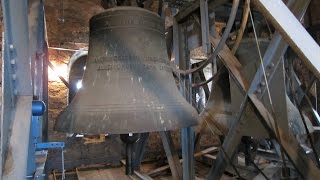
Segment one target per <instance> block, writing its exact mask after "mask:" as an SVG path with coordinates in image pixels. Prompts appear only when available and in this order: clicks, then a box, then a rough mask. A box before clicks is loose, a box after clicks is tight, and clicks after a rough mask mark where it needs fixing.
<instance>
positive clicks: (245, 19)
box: [231, 0, 250, 54]
mask: <svg viewBox="0 0 320 180" xmlns="http://www.w3.org/2000/svg"><path fill="white" fill-rule="evenodd" d="M243 6H244V9H243V15H242V21H241V26H240V29H239V31H238V35H237V39H236V41H235V43H234V45H233V47H232V50H231V52H232V54H235V53H236V51H237V49H238V48H239V45H240V42H241V40H242V37H243V34H244V30H245V28H246V26H247V22H248V17H249V12H250V11H249V10H250V0H245V3H244V5H243Z"/></svg>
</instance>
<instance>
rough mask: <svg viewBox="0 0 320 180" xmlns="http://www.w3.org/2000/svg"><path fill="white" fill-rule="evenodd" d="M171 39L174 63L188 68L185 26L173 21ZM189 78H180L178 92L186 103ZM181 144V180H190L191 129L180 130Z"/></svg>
mask: <svg viewBox="0 0 320 180" xmlns="http://www.w3.org/2000/svg"><path fill="white" fill-rule="evenodd" d="M173 37H174V54H175V62H176V64H178V65H179V68H180V69H181V70H186V69H189V68H190V57H189V51H188V44H187V37H186V25H185V24H178V22H177V21H176V20H174V24H173ZM191 87H192V86H191V78H190V76H189V75H181V76H180V92H181V93H182V94H183V95H184V96H185V98H186V99H187V101H189V102H191V101H192V98H191V97H192V92H191ZM181 142H182V159H183V162H182V166H183V168H182V169H183V179H188V180H192V179H194V178H195V175H194V157H193V154H194V131H193V128H192V127H187V128H183V129H182V130H181Z"/></svg>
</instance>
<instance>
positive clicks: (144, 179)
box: [120, 160, 153, 180]
mask: <svg viewBox="0 0 320 180" xmlns="http://www.w3.org/2000/svg"><path fill="white" fill-rule="evenodd" d="M120 162H121V163H122V164H123V165H126V161H125V160H121V161H120ZM133 173H134V174H135V175H136V176H137V177H138V178H139V179H141V180H153V178H151V177H150V176H149V175H148V174H145V173H142V172H139V171H137V170H134V171H133ZM130 178H132V179H136V178H135V177H134V176H130Z"/></svg>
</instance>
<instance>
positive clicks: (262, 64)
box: [250, 9, 288, 174]
mask: <svg viewBox="0 0 320 180" xmlns="http://www.w3.org/2000/svg"><path fill="white" fill-rule="evenodd" d="M250 19H251V23H252V27H253V33H254V37H255V40H256V44H257V48H258V53H259V59H260V64H261V68H262V72H263V77H264V80H265V84H266V88H267V93H268V98H269V101H270V107H271V110H272V111H271V112H272V116H273V117H276V116H275V111H274V107H273V103H272V99H271V93H270V88H269V84H268V80H267V75H266V71H265V68H264V63H263V59H262V55H261V51H260V46H259V41H258V36H257V32H256V28H255V24H254V21H253V17H252V12H251V9H250ZM269 121H270V120H269ZM274 125H275V127H273V128H274V130H275V132H276V133H275V135H276V138H277V139H278V142H279V144H280V145H281V144H282V143H281V138H280V132H279V126H278V122H277V121H276V120H275V119H274ZM280 154H281V158H282V160H283V166H284V168H285V173H286V174H288V173H287V165H286V162H285V155H284V153H283V147H282V145H281V146H280Z"/></svg>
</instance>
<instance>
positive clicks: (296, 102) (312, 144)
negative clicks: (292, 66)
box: [286, 73, 320, 167]
mask: <svg viewBox="0 0 320 180" xmlns="http://www.w3.org/2000/svg"><path fill="white" fill-rule="evenodd" d="M286 76H287V78H288V79H291V78H290V77H289V76H288V74H287V73H286ZM289 85H290V89H291V93H292V97H293V100H294V103H295V105H296V106H298V108H297V109H298V111H299V114H300V116H301V119H302V122H303V126H304V128H305V130H306V132H307V136H308V139H309V141H310V145H311V148H312V150H313V153H314V156H315V158H316V161H317V164H318V167H320V162H319V155H318V153H317V151H316V148H315V145H314V142H313V140H312V137H311V135H310V131H309V129H308V126H307V123H306V120H305V118H304V116H303V113H302V111H301V105H299V104H298V100H297V97H296V94H295V93H294V92H295V91H294V88H293V85H292V82H291V81H289Z"/></svg>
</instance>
